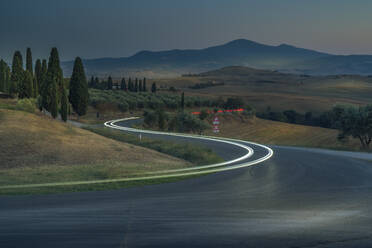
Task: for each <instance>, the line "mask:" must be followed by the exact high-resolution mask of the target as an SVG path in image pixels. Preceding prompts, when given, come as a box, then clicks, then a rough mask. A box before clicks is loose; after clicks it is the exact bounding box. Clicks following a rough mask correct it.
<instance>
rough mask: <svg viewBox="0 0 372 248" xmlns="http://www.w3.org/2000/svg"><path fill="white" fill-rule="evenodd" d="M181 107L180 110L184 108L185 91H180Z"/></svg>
mask: <svg viewBox="0 0 372 248" xmlns="http://www.w3.org/2000/svg"><path fill="white" fill-rule="evenodd" d="M181 108H182V111H183V110H184V109H185V92H182V96H181Z"/></svg>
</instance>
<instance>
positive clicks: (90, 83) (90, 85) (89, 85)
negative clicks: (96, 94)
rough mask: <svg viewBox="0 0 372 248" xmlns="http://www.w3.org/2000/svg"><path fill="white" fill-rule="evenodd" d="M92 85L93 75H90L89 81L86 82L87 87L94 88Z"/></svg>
mask: <svg viewBox="0 0 372 248" xmlns="http://www.w3.org/2000/svg"><path fill="white" fill-rule="evenodd" d="M93 86H94V77H93V76H92V77H91V78H90V81H89V83H88V88H94V87H93Z"/></svg>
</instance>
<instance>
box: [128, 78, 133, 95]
mask: <svg viewBox="0 0 372 248" xmlns="http://www.w3.org/2000/svg"><path fill="white" fill-rule="evenodd" d="M128 90H129V91H131V92H132V91H133V83H132V79H131V78H129V79H128Z"/></svg>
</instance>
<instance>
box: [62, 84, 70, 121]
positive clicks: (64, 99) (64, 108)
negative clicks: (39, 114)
mask: <svg viewBox="0 0 372 248" xmlns="http://www.w3.org/2000/svg"><path fill="white" fill-rule="evenodd" d="M67 115H68V99H67V93H66V90H65V89H63V90H62V95H61V118H62V120H63V121H64V122H66V121H67Z"/></svg>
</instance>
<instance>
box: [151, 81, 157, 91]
mask: <svg viewBox="0 0 372 248" xmlns="http://www.w3.org/2000/svg"><path fill="white" fill-rule="evenodd" d="M151 92H152V93H156V83H155V82H153V83H152V86H151Z"/></svg>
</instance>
